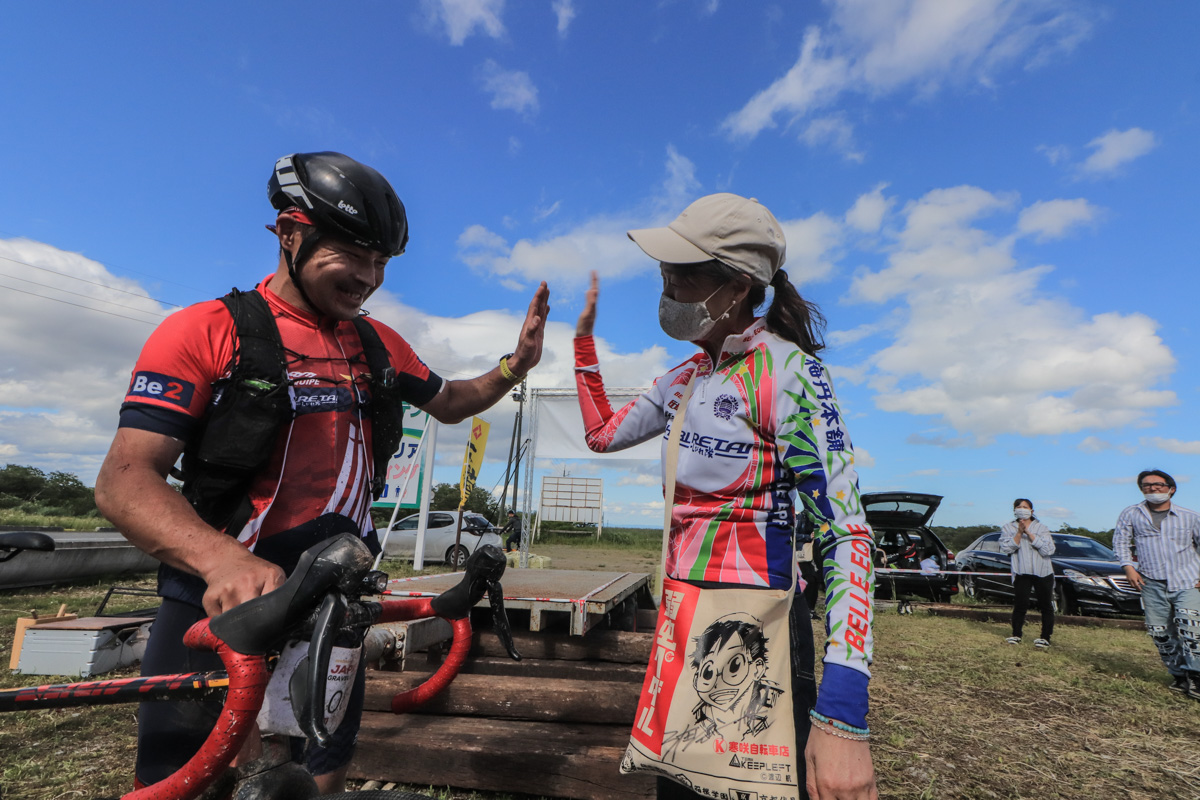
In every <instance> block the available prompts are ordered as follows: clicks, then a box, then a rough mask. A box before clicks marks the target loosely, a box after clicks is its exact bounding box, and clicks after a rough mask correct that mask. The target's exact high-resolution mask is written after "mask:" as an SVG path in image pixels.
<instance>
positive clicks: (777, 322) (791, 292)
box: [749, 269, 825, 356]
mask: <svg viewBox="0 0 1200 800" xmlns="http://www.w3.org/2000/svg"><path fill="white" fill-rule="evenodd" d="M771 287H772V288H774V289H775V297H774V299H772V300H771V307H770V308H768V309H767V330H769V331H771V333H773V334H775V335H776V336H778V337H779V338H781V339H787V340H788V341H789V342H791V343H792V344H795V345H797V346H798V347H799V348H800V349H801V350H803V351H804V352H806V353H808V354H809V355H810V356H815V355H817V354H819V353H820V352H821V351H822V350H824V349H825V341H824V338H823V336H822V334H823V333H824V331H825V316H824V315H823V314H821V309H820V308H818V307H817V304H816V303H813V302H810V301H808V300H805V299H804V298H803V297H801V296H800V293H799V292H797V291H796V287H795V286H794V285H793V284H792V282H791V281H790V280H789V279H788V274H787V272H786V271H784V270H782V269H780V270H776V271H775V274H774V276H772V277H771ZM766 296H767V290H766V287H764V286H758V285H755V286H754V287H753V288H751V290H750V297H749V299H750V302H751V304H752V305H753V306H755V307H757V306H758V305H760V304H761V303H762V301H763V300H764V299H766Z"/></svg>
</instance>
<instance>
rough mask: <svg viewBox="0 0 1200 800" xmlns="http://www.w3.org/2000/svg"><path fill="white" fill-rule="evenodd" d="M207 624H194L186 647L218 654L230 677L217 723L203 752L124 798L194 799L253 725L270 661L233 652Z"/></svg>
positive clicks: (221, 768) (135, 799)
mask: <svg viewBox="0 0 1200 800" xmlns="http://www.w3.org/2000/svg"><path fill="white" fill-rule="evenodd" d="M208 622H209V621H208V620H207V619H203V620H200V621H199V622H197V623H196V624H195V625H193V626H192V627H191V628H190V629H189V630H188V632H187V633H186V634H185V635H184V637H183V643H184V644H186V645H187V646H188V647H191V648H193V649H195V650H215V651H216V653H217V655H218V656H219V657H220V659H221V662H222V663H223V664H224V665H225V671H226V672H228V673H229V690H228V692H227V694H226V697H225V706H224V707H223V708H222V709H221V715H220V716H219V717H218V718H217V724H216V725H215V726H214V727H213V729H212V733H210V734H209V735H208V739H206V740H205V742H204V745H203V746H202V747H201V748H200V751H199V752H197V753H196V755H194V756H192V758H191V760H189V761H188V762H187V763H186V764H184V765H183V766H182V767H180V769H179V771H178V772H176V773H175V774H174V775H172V776H171V777H169V778H166V779H165V780H162V781H159V782H158V783H156V784H154V785H153V786H147V787H146V788H144V789H138V790H136V791H134V792H131V793H129V794H127V795H125V797H124V798H122V800H193V798H195V797H197V796H198V795H199V794H200V793H201V792H203V791H204V790H205V789H206V788H208V785H209V784H211V783H212V782H213V780H214V779H216V777H217V776H219V775H220V774H221V772H222V771H223V770H224V769H225V767H227V766H228V765H229V762H230V761H232V760H233V758H234V756H236V755H237V754H238V751H239V750H241V749H242V744H243V742H245V740H246V736H247V735H248V734H249V733H250V731H251V729H252V728H253V727H254V721H255V719H257V717H258V710H259V709H260V708H261V707H262V702H263V695H264V694H265V692H266V689H267V681H268V680H269V679H270V677H271V675H270V672H269V671H268V670H267V663H266V659H264V658H263V657H262V656H247V655H242V654H241V653H238V652H235V651H234V650H232V649H230V647H229V645H227V644H225V643H224V642H222V641H220V640H219V639H217V637H216V636H215V635H213V633H212V631H210V630H209V629H208Z"/></svg>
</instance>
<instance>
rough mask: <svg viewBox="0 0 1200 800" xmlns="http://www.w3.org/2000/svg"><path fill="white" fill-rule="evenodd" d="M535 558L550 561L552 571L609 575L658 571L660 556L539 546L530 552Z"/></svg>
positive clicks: (586, 548) (632, 551) (536, 545)
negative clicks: (606, 573)
mask: <svg viewBox="0 0 1200 800" xmlns="http://www.w3.org/2000/svg"><path fill="white" fill-rule="evenodd" d="M529 552H530V553H531V554H532V555H537V556H546V557H547V558H549V559H550V569H593V570H607V571H609V572H645V573H647V574H650V575H652V574H654V573H655V572H657V571H658V554H657V553H655V554H654V555H653V556H649V555H647V554H646V553H645V552H644V551H639V550H615V549H614V550H600V549H593V548H589V547H579V546H576V545H570V544H537V543H535V544H534V546H533V547H532V548H530V551H529Z"/></svg>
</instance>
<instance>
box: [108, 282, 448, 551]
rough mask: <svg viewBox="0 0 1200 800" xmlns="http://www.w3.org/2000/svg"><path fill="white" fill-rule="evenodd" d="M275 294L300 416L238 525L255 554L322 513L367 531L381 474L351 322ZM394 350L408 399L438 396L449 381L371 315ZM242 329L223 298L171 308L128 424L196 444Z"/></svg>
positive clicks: (269, 296)
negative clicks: (376, 474)
mask: <svg viewBox="0 0 1200 800" xmlns="http://www.w3.org/2000/svg"><path fill="white" fill-rule="evenodd" d="M269 280H270V277H269V276H268V277H267V278H265V279H264V280H263V282H262V283H261V284H259V286H258V287H257V291H258V292H259V293H261V294H262V295H263V296H264V297H265V298H266V300H267V304H268V305H269V306H270V308H271V312H272V314H273V315H274V317H275V322H276V324H277V325H278V327H279V335H280V338H281V339H282V341H283V348H284V352H285V353H286V357H287V362H288V363H287V371H288V378H289V380H290V382H291V386H290V389H289V391H290V393H291V399H292V404H293V407H294V408H295V410H296V416H295V418H294V419H293V420H292V422H291V423H290V425H288V426H286V427H285V428H284V431H283V433H282V434H281V435H280V437H279V440H278V442H277V443H276V446H275V451H274V453H273V454H272V456H271V461H270V464H269V467H268V468H267V470H266V471H265V472H263V473H262V474H261V475H260V476H258V478H257V479H256V480H255V482H254V484H253V485H252V486H251V489H250V499H251V503H252V506H253V513H252V515H251V518H250V521H249V522H248V523H247V524H246V526H245V527H244V528H243V529H242V530H241V531H230V533H232V534H235V535H236V536H237V537H238V539H239V541H241V542H243V543H244V544H245V545H246V546H247V547H248V548H250V549H251V550H253V549H254V547H255V545H256V544H257V543H258V542H259V541H260V540H261V539H264V538H267V537H270V536H272V535H274V534H276V533H279V532H281V531H285V530H289V529H291V528H294V527H296V526H297V525H300V524H302V523H304V522H308V521H310V520H313V519H315V518H317V517H319V516H321V515H322V514H326V513H330V512H332V513H337V514H341V515H342V516H345V517H347V518H349V519H351V520H353V521H354V522H355V523H356V524H357V525H358V527H359V529H360V530H361V531H362V532H363V533H364V534H366V533H367V532H369V531H371V530H372V529H373V528H374V526H373V525H372V524H371V517H370V514H369V510H370V505H371V500H372V498H371V492H370V483H371V477H372V473H373V471H374V463H373V460H372V454H371V420H370V417H369V415H363V414H362V406H363V405H364V404H365V403H366V402H369V393H368V392H369V383H368V380H369V369H368V366H367V361H366V357H365V356H364V355H363V348H362V343H361V342H360V341H359V338H358V333H357V332H356V331H355V329H354V325H353V323H351V322H338V321H336V320H330V319H327V318H325V319H321V320H319V321H318V319H317V318H316V317H315V316H314V315H312V314H310V313H308V312H306V311H302V310H300V309H298V308H295V307H294V306H292V305H289V304H288V303H286V302H284V301H283V300H282V299H280V298H279V296H278V295H276V294H275V293H274V292H272V291H271V289H270V287H269V286H268V285H267V284H268V282H269ZM369 321H370V323H371V324H372V325H373V326H374V327H375V330H376V331H378V333H379V336H380V339H381V340H382V341H383V344H384V346H385V347H386V348H387V350H388V354H389V357H390V358H391V363H392V367H393V368H394V369H395V370H396V376H397V382H398V384H399V385H400V387H401V392H402V396H403V399H404V400H405V401H406V402H408V403H411V404H413V405H416V406H421V405H424V404H425V403H427V402H429V401H430V400H431V399H433V397H434V395H436V394H437V393H438V391H440V389H441V387H442V379H441V378H440V377H438V376H437V375H435V374H434V373H432V372H430V370H429V368H428V367H427V366H425V364H424V363H422V362H421V360H420V359H419V358H417V356H416V354H415V353H414V352H413V350H412V348H411V347H409V345H408V343H407V342H406V341H404V339H403V338H401V336H400V335H399V334H398V333H396V332H395V331H393V330H392V329H391V328H389V327H387V326H386V325H383V324H381V323H379V322H376V321H375V320H369ZM234 333H235V331H234V326H233V318H232V317H231V316H230V315H229V312H228V310H227V309H226V307H225V305H224V303H222V302H221V301H220V300H210V301H207V302H204V303H197V304H196V305H193V306H189V307H188V308H185V309H183V310H182V311H179V312H177V313H175V314H172V315H171V316H170V317H168V318H167V319H166V321H164V322H163V323H162V324H161V325H159V326H158V328H157V329H156V330H155V331H154V333H152V334H151V335H150V338H149V340H148V341H147V342H146V344H145V346H144V347H143V348H142V353H141V355H140V356H139V357H138V361H137V365H136V366H135V367H134V370H133V378H132V380H131V381H130V384H129V392H128V393H127V394H126V395H125V402H124V404H122V406H121V421H120V425H121V427H132V428H139V429H142V430H148V431H152V432H154V433H161V434H163V435H166V436H170V437H172V438H175V439H180V440H182V441H184V442H190V441H191V440H192V438H193V436H194V435H195V433H196V432H197V431H198V430H199V428H200V424H201V422H202V420H203V417H204V415H205V413H206V412H207V410H208V408H209V405H210V402H211V400H212V394H213V383H215V382H216V381H218V380H220V379H221V378H224V377H228V376H229V374H230V370H231V368H232V365H233V357H234V344H235V336H234Z"/></svg>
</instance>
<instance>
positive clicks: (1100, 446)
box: [1075, 436, 1113, 453]
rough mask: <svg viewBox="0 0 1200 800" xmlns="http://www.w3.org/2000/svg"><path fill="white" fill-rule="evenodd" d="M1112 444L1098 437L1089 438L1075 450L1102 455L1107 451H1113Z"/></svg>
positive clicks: (1076, 446)
mask: <svg viewBox="0 0 1200 800" xmlns="http://www.w3.org/2000/svg"><path fill="white" fill-rule="evenodd" d="M1112 447H1113V445H1112V442H1109V441H1105V440H1104V439H1101V438H1100V437H1098V436H1088V437H1086V438H1085V439H1084V440H1083V441H1081V442H1080V443H1079V444H1077V445H1075V449H1077V450H1080V451H1082V452H1084V453H1101V452H1104V451H1105V450H1111V449H1112Z"/></svg>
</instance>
